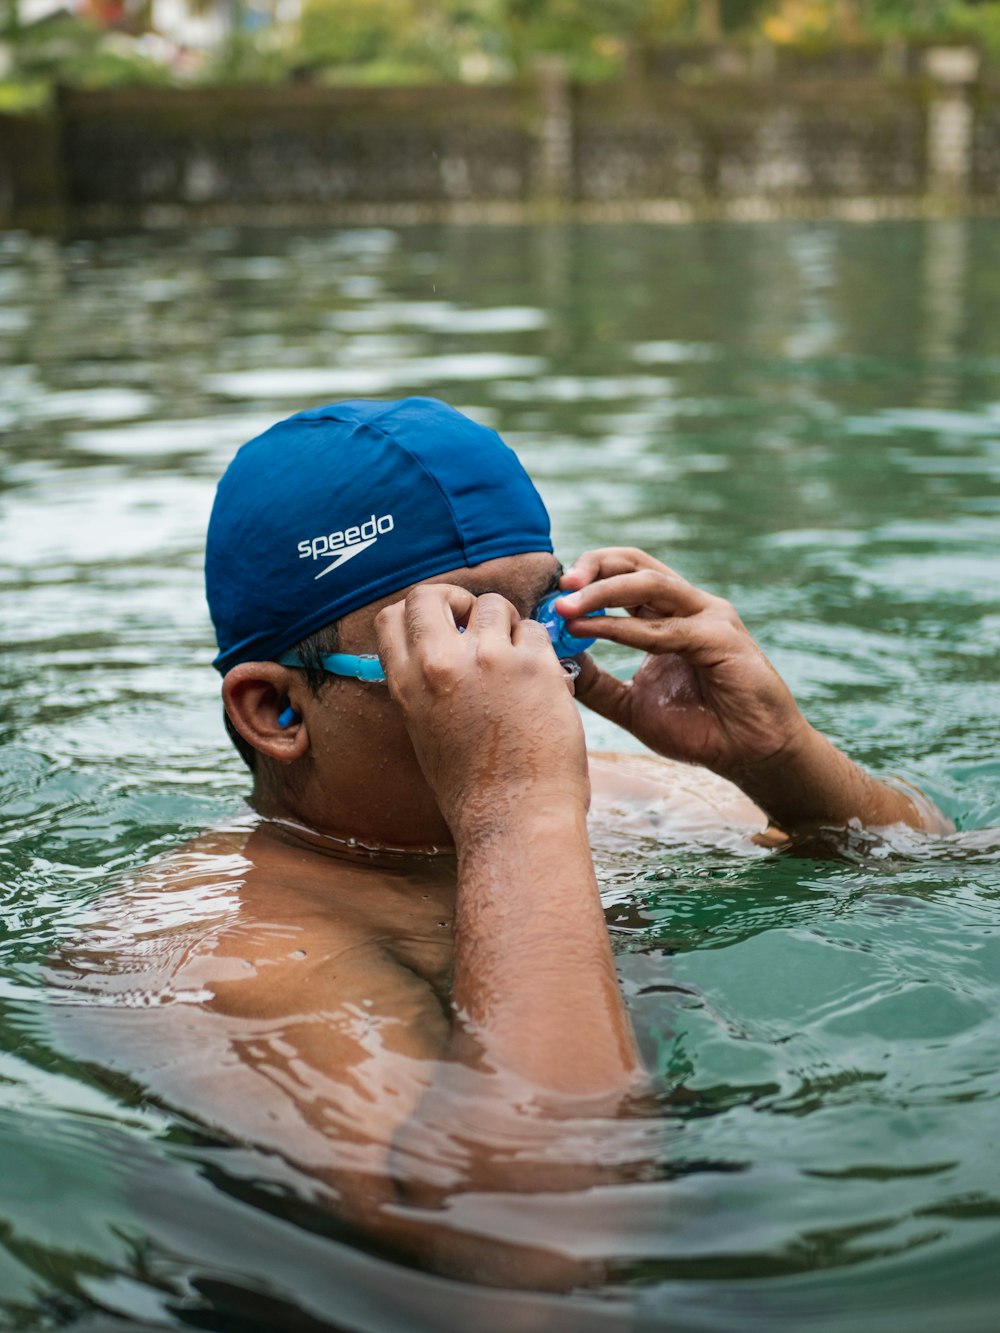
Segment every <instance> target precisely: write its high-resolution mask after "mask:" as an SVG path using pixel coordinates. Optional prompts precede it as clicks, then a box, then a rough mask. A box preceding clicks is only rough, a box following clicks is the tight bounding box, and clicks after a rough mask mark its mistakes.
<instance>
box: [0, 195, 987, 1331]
mask: <svg viewBox="0 0 1000 1333" xmlns="http://www.w3.org/2000/svg"><path fill="white" fill-rule="evenodd" d="M998 298H1000V228H998V227H997V226H996V225H995V224H992V223H989V222H963V221H943V222H928V223H913V224H910V223H905V224H880V225H871V226H853V225H839V224H838V225H826V224H811V225H806V224H787V225H786V224H767V225H760V226H758V225H747V226H742V225H735V224H733V225H715V226H698V227H685V228H680V227H678V228H669V229H663V230H660V229H656V228H651V227H626V226H616V227H591V228H566V229H560V228H556V227H553V228H548V229H542V228H537V229H536V228H522V229H511V230H505V229H476V228H452V229H430V228H428V229H412V230H401V231H387V230H367V231H357V230H355V231H340V232H334V233H324V234H322V235H306V236H303V235H291V234H273V233H269V234H254V235H248V236H243V235H239V234H237V233H234V232H228V231H225V232H222V231H219V232H207V233H201V234H197V235H185V236H177V237H156V238H142V237H122V238H115V239H106V240H101V241H94V242H86V241H79V242H74V243H64V244H60V243H57V242H55V241H51V240H41V239H28V238H25V237H18V236H9V237H6V238H0V430H2V432H3V444H4V463H3V471H2V482H0V485H2V489H3V525H2V529H0V562H2V573H0V578H2V580H3V587H4V597H3V610H2V623H3V639H4V652H3V663H4V685H5V688H4V691H3V695H2V699H0V727H2V739H3V744H4V748H3V750H2V752H0V784H2V793H3V800H2V816H0V818H2V823H0V838H2V853H0V855H2V883H0V1322H2V1324H3V1326H4V1327H11V1328H18V1329H48V1328H58V1327H72V1326H74V1325H78V1326H79V1327H80V1328H81V1330H84V1329H87V1328H96V1327H97V1326H98V1324H97V1323H94V1321H95V1320H97V1321H100V1320H102V1319H105V1320H106V1319H107V1317H109V1316H111V1315H116V1316H120V1317H121V1319H122V1320H123V1321H124V1322H123V1323H122V1324H121V1325H118V1324H116V1325H115V1326H121V1327H128V1325H129V1322H130V1321H131V1322H132V1323H134V1324H135V1325H136V1326H137V1327H140V1326H141V1327H143V1328H145V1327H150V1326H164V1327H196V1328H202V1329H217V1330H224V1331H225V1333H232V1331H233V1330H257V1329H271V1328H274V1329H300V1328H301V1329H308V1330H312V1329H316V1328H327V1327H339V1328H349V1329H359V1330H364V1331H365V1333H369V1330H371V1331H375V1330H377V1331H378V1333H381V1331H382V1330H403V1329H405V1330H416V1329H419V1330H423V1329H427V1330H444V1329H448V1330H450V1329H456V1330H458V1329H461V1330H476V1333H480V1331H481V1330H491V1329H497V1330H504V1333H509V1331H511V1330H519V1329H529V1328H530V1329H532V1330H557V1329H559V1330H561V1329H566V1330H572V1333H577V1330H581V1331H582V1333H586V1331H587V1330H589V1329H595V1330H612V1329H614V1330H619V1329H621V1330H625V1329H632V1328H635V1329H647V1328H648V1329H671V1330H678V1331H679V1333H680V1331H683V1330H686V1329H692V1330H694V1329H698V1330H727V1331H728V1330H740V1331H741V1333H742V1331H743V1330H754V1331H756V1330H760V1333H764V1331H765V1330H773V1329H775V1328H788V1329H795V1330H800V1329H808V1330H814V1329H815V1330H822V1331H823V1333H828V1331H831V1333H832V1330H847V1329H850V1330H855V1331H857V1330H860V1331H861V1333H893V1331H894V1330H898V1329H906V1330H914V1329H917V1330H928V1333H930V1331H931V1330H933V1331H934V1333H938V1330H941V1329H945V1328H946V1329H948V1330H950V1331H952V1330H958V1331H959V1333H992V1330H994V1329H995V1328H996V1327H997V1325H998V1323H1000V1315H998V1314H997V1313H996V1311H997V1308H998V1301H1000V1265H998V1263H997V1252H998V1245H1000V1152H998V1144H997V1138H998V1131H1000V1105H998V1098H1000V932H998V926H997V923H998V921H1000V833H998V834H994V835H990V834H982V833H980V834H978V835H973V836H971V837H969V836H964V837H960V838H959V839H956V840H953V841H951V842H948V841H945V842H940V841H939V842H931V841H927V842H925V843H923V844H920V843H918V844H917V845H914V846H913V847H911V848H909V849H898V848H897V849H893V848H889V847H883V848H875V849H874V851H872V852H870V853H869V854H868V855H867V856H865V855H862V854H861V853H860V852H859V851H852V852H850V853H849V854H848V855H846V856H845V857H843V858H842V859H839V860H831V861H809V860H790V859H781V858H775V857H767V858H747V857H741V856H737V855H735V854H732V853H729V852H723V851H713V850H711V849H704V848H702V849H699V850H685V849H683V848H678V847H676V846H667V845H663V846H659V847H658V846H656V845H654V844H651V843H648V842H646V843H644V844H643V845H642V846H641V847H638V848H636V850H635V853H634V855H631V854H630V855H622V856H619V857H618V858H617V859H615V860H614V861H613V862H612V861H609V862H608V863H606V864H603V865H602V866H601V877H602V886H603V889H604V891H605V900H606V904H607V907H608V915H609V921H610V922H611V925H612V930H613V939H614V943H615V946H616V949H617V951H618V956H619V963H620V969H621V976H622V979H623V983H624V986H625V989H626V992H627V994H628V997H629V1001H630V1005H631V1008H632V1012H633V1014H634V1017H635V1022H636V1026H637V1029H638V1032H639V1035H640V1039H641V1042H642V1045H643V1049H644V1051H645V1053H646V1055H647V1057H648V1059H649V1061H650V1064H651V1065H652V1067H653V1068H654V1070H655V1072H656V1081H657V1085H658V1087H659V1089H660V1092H661V1094H662V1100H663V1126H662V1127H663V1129H665V1132H666V1142H667V1155H666V1159H665V1161H664V1162H663V1163H661V1167H662V1169H661V1171H660V1175H661V1177H662V1179H659V1180H655V1181H651V1182H649V1183H648V1184H646V1185H643V1186H633V1187H631V1188H632V1189H633V1190H641V1191H644V1192H643V1193H642V1194H641V1197H639V1196H637V1198H639V1204H638V1214H639V1217H640V1223H639V1224H633V1226H632V1228H631V1230H630V1231H629V1233H628V1236H627V1238H624V1239H623V1240H622V1242H621V1247H620V1250H619V1252H618V1253H616V1254H614V1255H611V1256H609V1257H611V1258H613V1259H614V1260H615V1267H614V1276H613V1279H611V1280H609V1284H608V1286H607V1287H606V1288H605V1289H603V1290H599V1291H597V1292H595V1293H591V1294H589V1295H586V1296H583V1295H581V1296H576V1297H565V1298H554V1297H537V1298H536V1297H532V1296H528V1295H523V1294H522V1295H520V1296H515V1295H513V1294H510V1293H504V1292H485V1291H477V1290H474V1289H472V1288H468V1287H463V1286H460V1285H459V1284H457V1283H449V1282H446V1281H444V1280H443V1279H439V1278H436V1277H433V1276H431V1275H428V1274H422V1273H419V1272H416V1271H413V1270H407V1269H404V1268H399V1267H392V1266H390V1265H389V1264H388V1263H387V1262H385V1261H384V1260H382V1259H380V1258H378V1257H377V1256H375V1255H373V1254H371V1253H370V1252H367V1251H366V1250H365V1249H364V1248H363V1247H361V1246H359V1245H358V1244H357V1243H356V1238H354V1237H352V1236H351V1235H349V1234H345V1232H344V1231H343V1228H342V1227H341V1226H340V1225H339V1224H338V1223H337V1222H336V1221H335V1220H334V1219H331V1218H330V1217H328V1216H327V1215H325V1214H323V1213H321V1212H319V1210H317V1209H313V1208H311V1207H310V1206H309V1204H308V1202H307V1201H303V1200H297V1199H295V1198H289V1197H286V1196H282V1195H281V1194H280V1192H279V1191H276V1190H275V1189H273V1188H268V1187H267V1185H266V1182H263V1181H262V1176H263V1175H266V1172H263V1171H262V1164H261V1162H260V1160H259V1158H258V1157H257V1156H255V1154H254V1151H253V1149H252V1148H251V1147H247V1148H239V1147H234V1146H226V1145H224V1144H220V1143H219V1142H217V1141H216V1140H214V1139H213V1138H211V1137H210V1136H207V1135H206V1134H204V1133H203V1132H202V1131H201V1130H200V1129H199V1127H198V1126H197V1125H196V1124H194V1123H193V1122H190V1121H187V1120H185V1119H184V1117H183V1116H181V1115H179V1114H176V1113H172V1112H168V1111H166V1110H164V1109H161V1108H159V1107H157V1106H155V1105H153V1104H151V1103H148V1102H146V1101H144V1100H143V1097H142V1093H141V1089H137V1088H133V1087H129V1086H125V1085H121V1084H113V1083H109V1082H108V1081H107V1080H105V1079H102V1078H101V1077H99V1075H98V1073H97V1072H96V1071H93V1070H87V1069H84V1068H81V1067H80V1066H79V1065H78V1064H77V1063H75V1062H74V1060H73V1059H72V1057H71V1056H70V1055H69V1053H68V1052H67V1051H65V1050H62V1049H60V1043H59V1041H58V1039H56V1038H54V1037H53V1035H52V1032H53V1029H52V1025H51V1022H50V1019H49V1015H48V1011H47V1008H46V1004H45V996H44V992H43V988H42V986H41V984H40V981H39V969H40V965H41V964H42V962H43V961H44V959H45V958H46V956H47V955H48V954H49V953H50V952H51V951H52V950H53V948H54V947H56V946H57V944H58V942H59V941H60V940H61V939H63V938H66V937H72V935H73V934H74V932H76V931H77V930H78V929H79V928H80V926H81V923H83V922H85V921H86V920H87V914H88V910H90V908H91V906H92V904H93V903H94V902H95V901H96V900H98V899H99V898H100V896H101V895H102V893H104V892H105V890H106V889H107V888H108V887H109V886H111V885H113V884H114V883H115V882H116V880H117V879H118V877H119V876H121V875H122V873H123V872H126V871H128V870H129V869H131V868H134V867H137V866H140V865H142V864H143V863H144V862H145V861H146V860H147V859H148V858H149V857H150V856H152V855H154V854H155V853H157V852H159V851H161V850H163V849H165V848H169V847H173V846H176V845H177V844H178V843H180V842H182V841H183V840H184V839H185V838H186V837H187V836H189V835H190V834H191V833H192V832H193V831H195V830H197V829H198V828H200V827H202V826H203V825H204V824H205V823H206V822H209V821H211V820H213V819H216V818H218V817H221V816H223V815H225V814H227V813H228V812H230V811H231V810H233V809H234V807H235V806H236V805H237V804H238V802H239V800H240V798H241V796H242V795H243V793H244V791H245V781H244V775H243V771H242V769H241V766H240V764H239V762H238V760H237V759H236V757H235V755H234V754H233V752H232V751H231V750H230V748H229V746H228V743H227V741H226V740H225V737H224V735H223V733H222V728H221V725H220V721H219V709H218V703H217V681H216V679H215V677H214V673H212V672H211V671H210V670H209V668H208V665H207V663H208V661H209V659H210V657H211V653H212V648H211V636H210V629H209V625H208V622H207V618H206V614H205V612H204V609H203V604H202V595H201V574H200V557H201V540H202V532H203V529H204V525H205V521H206V518H207V513H208V508H209V505H210V502H211V496H212V488H213V485H214V481H215V479H216V478H217V476H218V474H219V473H220V472H221V470H222V468H223V467H224V465H225V463H226V462H227V461H228V458H229V457H230V456H231V454H232V452H233V450H234V449H235V448H236V446H237V445H238V444H239V443H241V442H242V441H243V440H244V439H246V438H249V437H250V436H251V435H252V434H254V433H255V432H257V431H258V430H259V429H261V428H262V427H263V426H265V425H267V424H269V423H270V422H271V421H273V420H275V419H276V418H278V417H279V416H281V415H285V414H287V413H289V412H291V411H293V410H297V409H299V408H300V407H303V406H306V405H309V404H314V403H317V402H323V401H327V400H329V399H332V398H336V397H340V396H365V395H370V396H397V395H400V394H402V393H404V392H407V391H419V392H432V393H435V394H438V395H440V396H442V397H445V398H447V399H449V400H450V401H452V402H454V403H456V404H457V405H458V406H461V407H463V408H466V409H468V410H469V411H471V412H472V413H474V414H475V415H476V416H477V417H479V418H480V419H481V420H485V421H487V422H490V423H492V424H495V425H496V426H497V427H499V429H500V430H501V431H502V433H503V434H504V436H505V437H506V438H507V439H508V440H509V441H510V442H511V443H512V444H514V445H515V446H516V447H517V448H518V449H519V451H520V453H521V456H522V458H523V459H524V461H525V463H526V465H527V466H528V468H529V470H530V471H531V472H532V474H533V475H534V476H535V478H536V479H537V481H538V483H539V485H540V488H541V490H542V492H543V494H544V497H545V499H546V501H547V503H548V505H549V507H550V511H551V513H552V515H553V520H554V525H555V532H556V537H557V543H558V550H559V551H560V553H561V554H562V555H563V556H564V558H568V557H571V556H572V555H573V554H575V553H576V552H577V551H579V550H581V549H583V548H585V547H588V546H593V545H601V544H610V543H622V542H628V543H630V544H636V545H641V546H644V547H645V548H646V549H648V550H650V551H651V552H653V553H654V554H655V555H657V556H660V557H661V558H663V559H665V560H667V561H668V562H669V563H671V564H673V565H676V566H678V567H679V568H680V569H681V570H682V571H683V572H684V573H685V574H686V575H687V576H688V577H690V578H692V579H694V580H695V581H699V582H701V583H703V584H705V585H706V586H708V587H710V588H712V589H714V590H716V591H719V592H721V593H723V594H725V595H726V596H728V597H730V598H731V599H732V600H733V601H734V602H735V603H736V605H737V606H738V608H739V609H740V611H741V613H742V614H743V617H744V619H745V620H746V622H747V623H748V624H749V625H750V626H751V627H752V629H753V630H754V632H755V633H756V634H757V636H758V638H759V639H760V641H761V643H762V644H763V645H764V647H765V648H766V650H767V651H768V653H769V654H770V655H771V656H772V658H773V660H774V661H775V662H776V664H777V665H778V667H779V668H780V670H781V671H782V672H783V673H784V674H785V676H786V678H787V679H788V680H789V682H790V683H791V685H792V687H793V689H794V690H795V692H796V694H797V696H798V698H799V700H800V702H801V703H802V706H803V708H804V710H805V711H806V713H807V715H808V716H809V717H810V719H811V720H812V721H813V722H814V723H816V724H817V725H818V726H819V727H821V728H822V729H823V730H825V731H826V732H827V733H828V734H830V735H831V736H832V737H833V738H834V739H835V740H837V741H838V742H839V743H840V744H842V745H843V746H845V747H846V748H847V749H848V750H849V751H850V752H851V753H852V754H853V755H854V756H856V757H857V758H858V759H860V760H862V761H863V762H865V763H867V764H869V765H871V766H873V767H874V768H875V769H877V770H878V771H880V772H896V773H900V774H903V775H904V776H907V777H909V778H910V779H912V780H916V781H917V782H919V783H921V784H922V785H923V786H924V787H925V788H926V789H927V790H928V791H930V792H931V793H932V794H933V795H934V797H935V798H936V799H937V800H938V801H939V802H940V803H941V805H942V806H943V808H944V809H945V810H946V811H947V812H948V813H949V814H950V815H951V816H952V817H953V818H954V819H955V820H956V821H957V823H958V825H959V827H960V829H962V830H965V831H968V830H977V829H979V830H982V829H987V828H989V827H990V826H991V825H997V826H1000V685H998V671H997V666H998V655H1000V577H998V575H1000V563H998V554H1000V527H998V518H1000V319H998V318H997V312H998V308H1000V301H998ZM604 653H605V660H608V659H609V658H610V660H611V661H612V662H613V663H615V664H616V665H617V666H620V667H621V668H622V669H625V668H626V667H627V665H628V663H629V661H630V659H629V657H628V655H627V654H623V653H619V654H618V655H617V656H616V653H615V650H610V651H609V650H604ZM590 725H591V730H592V739H593V741H594V742H595V743H596V744H599V745H612V746H614V745H620V744H622V743H623V741H622V738H621V737H619V736H618V735H617V734H613V733H611V731H610V730H609V728H607V726H605V724H602V723H598V724H596V725H595V724H593V723H591V724H590ZM634 1202H635V1200H633V1203H634ZM100 1327H102V1328H104V1327H107V1324H106V1323H101V1324H100Z"/></svg>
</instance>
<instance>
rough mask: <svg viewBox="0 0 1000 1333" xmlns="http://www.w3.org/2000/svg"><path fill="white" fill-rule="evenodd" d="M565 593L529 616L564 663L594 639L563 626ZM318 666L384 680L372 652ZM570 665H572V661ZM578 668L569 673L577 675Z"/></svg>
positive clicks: (288, 656) (287, 660)
mask: <svg viewBox="0 0 1000 1333" xmlns="http://www.w3.org/2000/svg"><path fill="white" fill-rule="evenodd" d="M565 596H566V593H563V592H553V593H549V595H548V596H547V597H544V598H543V599H542V601H540V602H539V603H538V605H537V606H536V607H535V609H534V611H532V613H531V619H532V620H537V621H538V622H539V624H541V625H544V626H545V628H546V630H547V631H548V635H549V639H550V641H551V643H552V647H553V649H554V651H555V653H556V656H557V657H558V658H559V659H560V660H561V661H563V662H566V661H567V659H570V660H571V659H572V658H574V657H579V656H580V654H581V653H585V652H586V651H587V649H588V648H592V647H593V646H594V644H595V643H596V642H597V640H596V639H578V638H576V637H575V636H574V635H572V634H570V632H569V631H568V630H567V628H566V621H565V620H564V619H563V617H562V616H561V615H560V614H559V613H558V611H556V610H555V607H554V605H553V604H554V603H555V602H557V601H558V600H559V598H560V597H565ZM587 615H588V616H603V615H604V612H603V611H588V612H587ZM278 662H279V663H280V665H281V666H287V667H304V666H305V665H306V663H305V662H304V661H303V659H302V658H301V657H300V656H299V654H298V653H292V652H288V653H282V655H281V656H280V657H279V658H278ZM319 665H320V666H321V667H322V668H323V670H324V671H327V672H329V674H330V675H331V676H347V677H350V678H352V679H354V680H364V681H369V682H377V681H384V680H385V672H384V671H383V670H382V663H381V662H380V661H379V660H378V658H377V657H376V656H375V655H374V654H373V653H362V654H355V653H327V654H326V656H325V657H321V658H320V659H319ZM572 665H575V663H573V664H572ZM578 671H579V667H577V670H576V671H573V672H572V673H571V674H573V675H576V674H578Z"/></svg>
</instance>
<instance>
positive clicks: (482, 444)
mask: <svg viewBox="0 0 1000 1333" xmlns="http://www.w3.org/2000/svg"><path fill="white" fill-rule="evenodd" d="M551 550H552V541H551V538H550V536H549V516H548V514H547V513H546V511H545V506H544V505H543V504H542V500H541V497H540V496H539V494H538V492H537V491H536V490H535V488H534V486H533V485H532V483H531V481H530V479H529V477H528V474H527V473H526V472H525V470H524V468H523V467H522V466H521V464H520V463H519V462H518V459H517V456H516V455H515V454H514V452H513V451H512V450H511V449H509V448H508V447H507V446H506V445H505V444H504V443H503V441H502V440H501V439H500V437H499V436H498V435H497V434H496V432H495V431H492V430H488V429H487V428H486V427H485V426H479V425H477V424H476V423H475V422H474V421H470V420H469V418H468V417H466V416H463V415H462V413H461V412H457V411H456V410H455V409H454V408H453V407H448V406H447V405H446V404H445V403H441V402H438V401H437V400H436V399H434V398H404V399H402V400H401V401H399V402H389V403H386V402H363V401H354V402H347V403H331V404H329V406H327V407H316V408H312V409H310V410H309V411H306V412H299V413H298V414H297V415H296V416H293V417H289V418H288V420H287V421H280V422H278V424H277V425H276V426H272V427H271V429H270V430H267V431H265V432H264V434H263V435H258V436H257V438H256V439H254V440H251V441H250V443H249V444H245V445H244V446H243V447H242V449H240V450H239V452H238V453H237V455H236V457H235V458H234V459H233V461H232V462H231V463H230V464H229V467H228V468H227V469H226V472H225V474H224V475H223V477H222V480H221V481H220V482H219V486H218V490H217V491H216V496H215V504H214V506H213V508H212V517H211V520H210V522H209V526H208V539H207V543H206V550H205V587H206V592H207V595H208V606H209V610H210V611H211V614H212V621H213V623H214V625H215V633H216V638H217V640H218V644H219V653H218V656H217V657H216V659H215V661H214V663H213V665H214V666H215V667H216V668H217V669H218V670H219V671H220V672H222V673H223V674H225V672H227V671H228V670H229V669H230V667H233V666H235V665H236V664H237V663H238V662H250V661H270V660H271V659H273V658H275V657H277V656H278V655H279V654H280V653H282V652H284V651H285V650H286V649H288V648H291V647H292V646H293V644H296V643H298V642H299V641H300V640H301V639H304V638H305V637H306V635H308V634H312V633H313V632H314V631H315V630H318V629H320V628H321V627H322V626H323V625H327V624H329V623H330V621H332V620H336V619H338V618H339V617H340V616H344V615H347V613H348V612H349V611H356V610H357V609H358V608H359V607H361V606H367V605H368V603H369V602H374V601H376V600H377V599H378V598H380V597H385V596H386V595H387V594H389V593H392V592H398V591H399V590H400V588H405V587H408V586H409V584H411V583H417V582H419V581H420V580H421V579H426V578H430V577H432V576H433V575H435V574H444V573H446V572H447V571H448V570H449V569H462V568H466V567H468V566H471V565H479V564H482V562H483V561H484V560H493V559H496V558H497V557H499V556H508V555H522V554H524V553H525V552H528V551H551Z"/></svg>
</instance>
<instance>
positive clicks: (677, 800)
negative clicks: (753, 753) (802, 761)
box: [590, 752, 768, 846]
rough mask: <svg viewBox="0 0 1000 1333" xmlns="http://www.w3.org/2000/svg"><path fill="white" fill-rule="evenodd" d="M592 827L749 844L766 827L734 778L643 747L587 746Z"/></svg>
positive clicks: (671, 839) (676, 839)
mask: <svg viewBox="0 0 1000 1333" xmlns="http://www.w3.org/2000/svg"><path fill="white" fill-rule="evenodd" d="M590 777H591V787H592V792H593V798H592V806H591V827H592V832H593V835H594V839H595V843H596V842H597V841H599V840H600V838H601V836H602V834H603V833H604V832H605V831H610V832H613V834H614V835H615V837H616V838H618V837H620V836H621V835H623V834H626V835H628V834H631V835H633V836H635V837H639V838H641V837H652V838H657V839H661V840H665V841H669V842H686V841H690V842H695V843H700V844H704V843H705V842H711V843H718V844H719V845H725V846H729V845H744V846H745V845H749V844H750V841H751V840H752V839H755V838H759V837H760V836H761V835H762V834H763V833H764V832H765V830H766V829H767V826H768V820H767V816H766V815H765V814H764V812H763V811H762V810H761V809H760V808H759V806H757V805H755V804H754V802H753V801H751V800H750V798H749V797H747V796H745V795H744V794H743V792H741V791H740V789H739V788H738V787H736V786H734V784H733V783H731V782H727V781H726V779H725V778H721V777H719V776H718V775H717V774H715V773H712V772H710V771H709V770H708V769H706V768H699V767H697V766H695V765H693V764H682V763H678V762H676V761H674V760H670V759H662V758H660V757H659V756H657V755H653V754H649V753H645V754H637V753H631V752H629V753H610V752H592V753H591V755H590Z"/></svg>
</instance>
